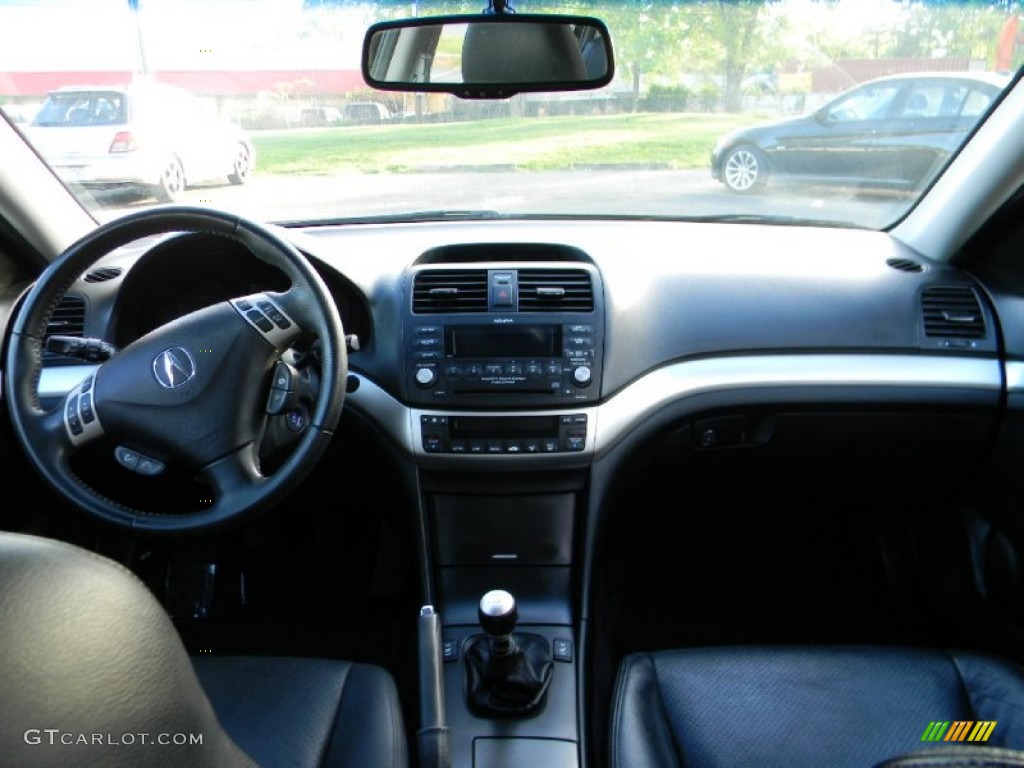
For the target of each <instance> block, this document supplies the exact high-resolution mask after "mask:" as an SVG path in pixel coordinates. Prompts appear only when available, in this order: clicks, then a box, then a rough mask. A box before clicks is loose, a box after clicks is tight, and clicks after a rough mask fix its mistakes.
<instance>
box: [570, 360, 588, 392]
mask: <svg viewBox="0 0 1024 768" xmlns="http://www.w3.org/2000/svg"><path fill="white" fill-rule="evenodd" d="M590 377H591V373H590V366H588V365H581V366H579V367H578V368H575V369H573V372H572V383H573V384H575V385H576V386H577V387H585V386H587V385H588V384H589V383H590Z"/></svg>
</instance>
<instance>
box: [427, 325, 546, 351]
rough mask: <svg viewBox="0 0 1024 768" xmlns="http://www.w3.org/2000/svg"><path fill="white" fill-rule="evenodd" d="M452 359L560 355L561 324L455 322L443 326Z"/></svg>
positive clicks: (446, 346)
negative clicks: (473, 323) (467, 323)
mask: <svg viewBox="0 0 1024 768" xmlns="http://www.w3.org/2000/svg"><path fill="white" fill-rule="evenodd" d="M444 346H445V356H446V357H451V358H456V359H458V358H476V359H484V358H495V357H561V356H562V326H560V325H454V326H448V327H447V328H446V329H445V340H444Z"/></svg>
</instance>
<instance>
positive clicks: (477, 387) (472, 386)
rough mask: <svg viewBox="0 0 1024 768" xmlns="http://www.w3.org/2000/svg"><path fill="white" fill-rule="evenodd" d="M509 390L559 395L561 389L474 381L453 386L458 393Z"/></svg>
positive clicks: (492, 392)
mask: <svg viewBox="0 0 1024 768" xmlns="http://www.w3.org/2000/svg"><path fill="white" fill-rule="evenodd" d="M501 390H508V391H513V392H515V393H516V394H526V395H557V394H558V393H559V390H558V389H556V388H552V387H536V388H535V387H531V386H525V387H524V386H522V385H521V384H520V385H514V384H513V385H508V384H498V383H495V384H491V385H490V386H482V385H481V383H480V382H478V381H473V382H467V383H466V384H464V385H462V386H460V385H458V384H456V385H454V386H453V387H452V392H454V393H455V394H458V395H493V394H494V393H495V391H501Z"/></svg>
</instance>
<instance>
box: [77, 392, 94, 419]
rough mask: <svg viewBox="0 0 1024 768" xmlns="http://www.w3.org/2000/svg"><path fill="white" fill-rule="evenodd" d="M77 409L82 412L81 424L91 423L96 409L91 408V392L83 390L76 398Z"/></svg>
mask: <svg viewBox="0 0 1024 768" xmlns="http://www.w3.org/2000/svg"><path fill="white" fill-rule="evenodd" d="M78 411H79V413H81V414H82V423H83V424H92V423H93V422H94V421H96V411H94V410H93V409H92V394H91V393H89V392H83V393H82V395H81V396H80V397H79V398H78Z"/></svg>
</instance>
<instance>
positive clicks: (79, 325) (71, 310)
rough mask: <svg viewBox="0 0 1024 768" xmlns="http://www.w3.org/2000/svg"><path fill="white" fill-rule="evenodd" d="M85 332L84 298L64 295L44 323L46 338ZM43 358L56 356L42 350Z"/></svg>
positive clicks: (76, 334)
mask: <svg viewBox="0 0 1024 768" xmlns="http://www.w3.org/2000/svg"><path fill="white" fill-rule="evenodd" d="M84 333H85V299H83V298H82V297H81V296H65V297H64V298H62V299H61V300H60V303H59V304H57V308H56V309H55V310H53V314H52V315H51V316H50V321H49V322H48V323H47V324H46V338H49V337H50V336H77V337H81V336H82V335H84ZM43 357H44V358H58V357H63V356H62V355H55V354H53V353H51V352H43Z"/></svg>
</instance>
